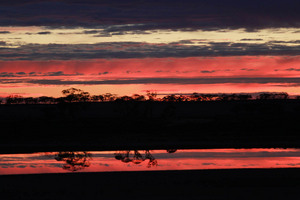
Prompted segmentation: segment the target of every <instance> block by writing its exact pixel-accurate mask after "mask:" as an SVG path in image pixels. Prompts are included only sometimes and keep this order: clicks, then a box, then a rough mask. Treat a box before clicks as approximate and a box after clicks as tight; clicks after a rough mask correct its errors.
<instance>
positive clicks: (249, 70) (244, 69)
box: [241, 68, 257, 72]
mask: <svg viewBox="0 0 300 200" xmlns="http://www.w3.org/2000/svg"><path fill="white" fill-rule="evenodd" d="M241 70H243V71H248V72H251V71H257V69H249V68H242V69H241Z"/></svg>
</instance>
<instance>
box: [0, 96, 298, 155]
mask: <svg viewBox="0 0 300 200" xmlns="http://www.w3.org/2000/svg"><path fill="white" fill-rule="evenodd" d="M299 112H300V100H298V99H268V100H239V101H200V102H198V101H195V102H194V101H183V102H159V101H125V102H118V101H113V102H97V103H95V102H74V103H58V104H8V105H7V104H1V105H0V119H1V120H0V125H1V145H0V151H2V152H26V151H29V152H32V151H69V150H83V151H90V150H99V149H110V150H122V149H145V148H146V149H156V148H160V149H167V148H168V149H172V148H174V149H177V148H223V147H228V148H229V147H238V148H246V147H299V142H298V141H299V138H300V136H299V131H300V126H299V125H298V123H299V119H300V115H299Z"/></svg>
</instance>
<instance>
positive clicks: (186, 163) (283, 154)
mask: <svg viewBox="0 0 300 200" xmlns="http://www.w3.org/2000/svg"><path fill="white" fill-rule="evenodd" d="M73 153H74V152H73ZM115 153H117V154H119V153H121V155H123V156H126V154H127V152H126V151H120V152H119V151H117V152H114V151H97V152H95V151H94V152H93V151H92V152H89V155H90V156H87V154H86V153H85V152H75V153H74V154H72V153H71V152H70V153H69V155H71V156H70V158H69V161H71V158H73V157H72V156H74V155H75V157H76V155H78V156H77V157H76V158H81V159H79V160H80V161H81V162H74V161H73V162H74V163H82V164H83V163H85V164H87V165H86V166H85V167H83V168H82V169H80V170H79V171H77V172H113V171H114V172H115V171H149V170H160V171H161V170H204V169H205V170H208V169H241V168H299V167H300V157H299V153H300V150H299V149H190V150H177V151H176V152H175V153H167V152H166V150H150V154H151V155H152V158H154V159H155V160H156V161H157V163H156V164H157V165H156V166H155V165H154V166H151V167H148V163H149V160H150V159H149V158H145V156H146V151H145V150H138V153H139V154H140V156H136V157H134V151H133V150H132V151H130V152H129V156H128V157H127V158H129V159H127V161H129V162H122V160H117V159H116V158H115V155H116V154H115ZM59 154H61V156H60V157H61V158H62V159H57V158H59V156H58V155H59ZM66 155H68V154H67V153H66V152H62V153H59V152H45V153H32V154H0V175H7V174H41V173H68V172H70V171H68V170H66V169H63V166H64V165H65V166H66V165H68V164H69V165H70V163H72V162H69V163H67V162H66V161H67V160H68V159H67V158H68V157H67V156H66ZM141 159H144V160H141ZM130 160H131V161H130ZM133 160H136V161H140V163H134V162H132V161H133ZM83 161H85V162H83ZM77 166H80V165H77Z"/></svg>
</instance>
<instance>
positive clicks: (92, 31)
mask: <svg viewBox="0 0 300 200" xmlns="http://www.w3.org/2000/svg"><path fill="white" fill-rule="evenodd" d="M82 33H83V34H96V33H99V31H98V30H90V31H83V32H82Z"/></svg>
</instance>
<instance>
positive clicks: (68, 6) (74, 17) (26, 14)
mask: <svg viewBox="0 0 300 200" xmlns="http://www.w3.org/2000/svg"><path fill="white" fill-rule="evenodd" d="M299 5H300V2H299V1H297V0H286V1H281V0H272V1H271V0H264V1H261V0H243V1H241V0H224V1H220V0H210V1H199V0H185V1H181V0H164V1H142V0H131V1H124V0H101V1H96V0H78V1H71V0H60V1H58V0H48V1H42V0H27V1H20V0H15V1H13V2H6V1H1V2H0V26H40V25H42V26H52V27H61V26H64V27H78V26H84V27H95V26H99V24H101V25H114V24H146V25H145V26H146V27H143V28H142V27H135V30H153V29H157V28H159V29H174V30H178V29H185V30H191V31H192V30H195V29H203V30H216V29H219V28H229V29H236V28H245V29H246V30H248V31H255V30H256V29H260V28H270V27H300V23H299V22H300V12H299V9H298V8H299ZM127 28H129V29H131V30H133V28H134V27H127ZM123 31H124V28H123ZM116 32H117V31H116Z"/></svg>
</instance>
